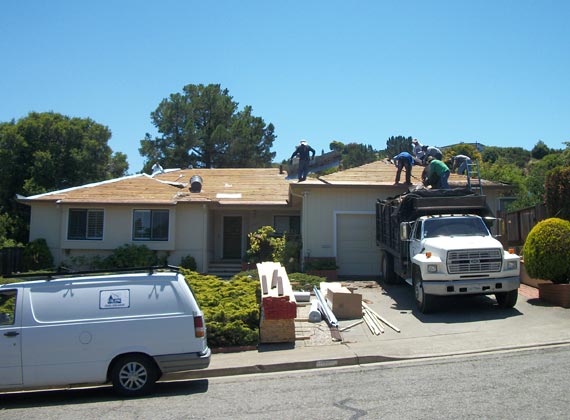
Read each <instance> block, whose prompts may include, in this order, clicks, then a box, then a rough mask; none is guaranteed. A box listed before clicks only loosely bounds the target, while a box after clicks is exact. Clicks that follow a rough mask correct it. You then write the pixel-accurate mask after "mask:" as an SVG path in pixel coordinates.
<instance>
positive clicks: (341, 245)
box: [337, 214, 380, 276]
mask: <svg viewBox="0 0 570 420" xmlns="http://www.w3.org/2000/svg"><path fill="white" fill-rule="evenodd" d="M337 264H338V266H339V270H338V271H339V274H340V275H343V276H350V275H352V276H378V275H379V273H380V252H379V251H378V248H377V247H376V224H375V219H374V215H373V214H337Z"/></svg>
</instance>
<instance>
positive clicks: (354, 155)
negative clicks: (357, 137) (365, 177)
mask: <svg viewBox="0 0 570 420" xmlns="http://www.w3.org/2000/svg"><path fill="white" fill-rule="evenodd" d="M329 148H330V149H331V150H332V151H334V152H339V153H340V155H341V161H342V167H343V169H349V168H354V167H356V166H361V165H365V164H367V163H371V162H374V161H375V160H378V151H377V150H374V149H373V148H372V146H371V145H369V144H368V145H366V144H361V143H348V144H344V143H343V142H340V141H337V140H334V141H332V142H331V143H330V145H329Z"/></svg>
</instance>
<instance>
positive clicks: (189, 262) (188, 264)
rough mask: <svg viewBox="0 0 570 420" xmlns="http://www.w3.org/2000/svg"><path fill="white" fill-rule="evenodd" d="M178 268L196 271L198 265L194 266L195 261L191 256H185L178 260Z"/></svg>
mask: <svg viewBox="0 0 570 420" xmlns="http://www.w3.org/2000/svg"><path fill="white" fill-rule="evenodd" d="M180 267H182V268H186V269H188V270H192V271H196V268H197V267H198V265H197V264H196V259H195V258H194V257H193V256H192V255H187V256H185V257H184V258H182V259H181V260H180Z"/></svg>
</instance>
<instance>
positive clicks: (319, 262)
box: [305, 257, 338, 271]
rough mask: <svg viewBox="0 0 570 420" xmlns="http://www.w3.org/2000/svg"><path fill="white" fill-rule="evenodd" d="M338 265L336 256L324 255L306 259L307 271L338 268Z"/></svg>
mask: <svg viewBox="0 0 570 420" xmlns="http://www.w3.org/2000/svg"><path fill="white" fill-rule="evenodd" d="M336 269H338V265H336V258H334V257H323V258H306V259H305V271H309V270H336Z"/></svg>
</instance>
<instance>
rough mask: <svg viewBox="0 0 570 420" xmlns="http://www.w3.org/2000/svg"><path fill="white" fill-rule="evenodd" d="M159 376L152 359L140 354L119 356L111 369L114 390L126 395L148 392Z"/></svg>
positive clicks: (136, 395)
mask: <svg viewBox="0 0 570 420" xmlns="http://www.w3.org/2000/svg"><path fill="white" fill-rule="evenodd" d="M158 377H159V373H158V369H157V367H156V365H155V364H154V361H153V360H151V359H150V358H148V357H146V356H142V355H138V354H137V355H130V356H124V357H121V358H120V359H119V360H117V362H116V363H115V364H114V366H113V369H112V370H111V380H112V382H113V388H114V389H115V392H117V393H118V394H120V395H124V396H126V397H138V396H141V395H146V394H148V393H149V392H150V391H151V390H152V388H153V387H154V384H155V383H156V381H157V379H158Z"/></svg>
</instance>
